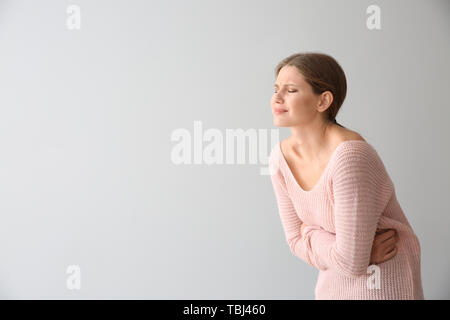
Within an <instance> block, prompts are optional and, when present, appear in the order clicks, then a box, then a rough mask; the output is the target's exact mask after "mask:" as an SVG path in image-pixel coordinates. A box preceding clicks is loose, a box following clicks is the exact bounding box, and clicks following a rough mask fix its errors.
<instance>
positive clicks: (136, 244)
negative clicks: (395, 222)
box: [0, 0, 450, 299]
mask: <svg viewBox="0 0 450 320" xmlns="http://www.w3.org/2000/svg"><path fill="white" fill-rule="evenodd" d="M449 14H450V4H449V2H448V1H445V0H432V1H425V0H421V1H406V0H405V1H387V0H380V1H375V2H374V1H359V0H352V1H349V0H347V1H332V0H328V1H323V0H321V1H317V0H314V1H300V0H298V1H292V0H290V1H287V0H277V1H256V0H245V1H236V0H232V1H230V0H226V1H225V0H189V1H182V0H177V1H143V0H142V1H138V0H132V1H125V0H120V1H119V0H116V1H106V0H97V1H89V0H71V1H59V0H53V1H51V0H41V1H32V0H29V1H20V0H0V214H1V219H0V298H2V299H313V298H314V285H315V281H316V278H317V272H318V271H317V269H315V268H313V267H311V266H310V265H308V264H307V263H305V262H304V261H301V260H300V259H298V258H297V257H295V256H294V255H293V254H292V253H291V252H290V250H289V247H288V245H287V243H286V240H285V238H284V233H283V229H282V225H281V223H280V218H279V215H278V208H277V202H276V198H275V195H274V190H273V187H272V184H271V180H270V175H269V168H268V160H269V154H270V151H271V150H272V149H273V148H274V147H275V146H276V144H277V143H278V141H280V140H282V139H284V138H286V137H288V136H289V135H290V134H291V132H290V130H289V129H288V128H279V127H276V126H275V125H274V122H273V114H272V110H271V107H270V99H271V97H272V94H273V86H274V83H275V80H276V77H275V73H274V71H275V67H276V65H277V64H278V63H279V62H280V61H281V60H282V59H283V58H285V57H287V56H289V55H291V54H293V53H297V52H321V53H326V54H329V55H331V56H333V57H334V58H335V59H336V60H337V61H338V62H339V64H340V65H341V66H342V68H343V70H344V71H345V75H346V77H347V85H348V89H347V96H346V99H345V101H344V103H343V105H342V107H341V110H340V111H339V115H338V117H337V121H338V122H339V123H340V124H342V125H344V126H345V127H346V128H349V129H351V130H354V131H356V132H359V133H360V134H361V135H362V136H363V137H364V138H365V139H366V140H367V141H368V142H369V143H370V144H371V145H372V146H374V148H375V149H376V150H377V152H378V154H379V155H380V157H381V158H382V159H383V162H384V164H385V166H386V169H387V171H388V173H389V175H390V177H391V179H392V181H393V183H394V185H395V191H396V195H397V198H398V200H399V203H400V205H401V207H402V209H403V210H404V212H405V215H406V217H407V218H408V221H409V222H410V223H411V225H412V227H413V229H414V231H415V232H416V234H417V236H418V238H419V240H420V244H421V249H422V256H421V259H422V260H421V261H422V264H421V271H422V280H423V288H424V294H425V299H448V298H450V274H449V272H448V270H450V253H449V250H448V243H450V233H449V232H448V230H449V227H450V204H449V201H448V198H449V194H450V166H449V163H450V145H449V142H448V139H449V137H450V126H449V119H450V103H449V97H448V90H449V89H448V88H449V87H450V80H449V76H448V75H449V74H450V62H449V57H450V43H449V39H450V38H449V31H450V20H449V19H448V17H449Z"/></svg>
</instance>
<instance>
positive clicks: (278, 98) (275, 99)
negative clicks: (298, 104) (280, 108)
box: [274, 93, 281, 103]
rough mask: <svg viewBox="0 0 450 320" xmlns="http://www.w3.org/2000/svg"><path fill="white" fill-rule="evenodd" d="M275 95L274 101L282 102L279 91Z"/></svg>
mask: <svg viewBox="0 0 450 320" xmlns="http://www.w3.org/2000/svg"><path fill="white" fill-rule="evenodd" d="M274 95H275V96H274V101H275V102H276V103H279V102H281V99H280V95H279V94H278V93H275V94H274Z"/></svg>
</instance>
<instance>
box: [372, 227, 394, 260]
mask: <svg viewBox="0 0 450 320" xmlns="http://www.w3.org/2000/svg"><path fill="white" fill-rule="evenodd" d="M397 242H398V234H397V231H396V230H395V229H377V232H376V234H375V238H374V240H373V245H372V252H371V255H370V264H379V263H381V262H384V261H387V260H389V259H391V258H392V257H393V256H395V255H396V254H397V246H396V243H397Z"/></svg>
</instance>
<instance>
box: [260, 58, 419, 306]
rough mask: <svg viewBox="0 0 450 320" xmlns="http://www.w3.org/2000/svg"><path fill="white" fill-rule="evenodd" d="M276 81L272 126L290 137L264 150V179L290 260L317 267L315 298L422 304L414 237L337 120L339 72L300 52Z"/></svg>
mask: <svg viewBox="0 0 450 320" xmlns="http://www.w3.org/2000/svg"><path fill="white" fill-rule="evenodd" d="M275 74H276V77H277V80H276V83H275V92H274V94H273V97H272V100H271V107H272V111H273V114H274V124H275V125H276V126H279V127H290V128H291V131H292V136H291V137H289V138H288V139H286V140H283V141H281V142H279V143H278V144H277V145H276V147H275V148H274V149H273V150H272V151H271V154H270V159H269V160H270V161H269V163H270V172H271V179H272V184H273V187H274V191H275V195H276V199H277V204H278V210H279V214H280V218H281V223H282V226H283V229H284V233H285V237H286V240H287V242H288V244H289V247H290V249H291V251H292V253H293V254H294V255H296V256H297V257H299V258H300V259H302V260H304V261H305V262H307V263H308V264H310V265H311V266H313V267H315V268H317V269H319V276H318V279H317V284H316V288H315V298H316V299H402V300H403V299H418V300H423V299H424V296H423V289H422V282H421V272H420V244H419V240H418V238H417V236H416V235H415V233H414V231H413V230H412V228H411V225H410V224H409V222H408V220H407V218H406V216H405V214H404V213H403V211H402V209H401V207H400V205H399V203H398V201H397V198H396V194H395V189H394V186H393V184H392V181H391V179H390V177H389V175H388V173H387V171H386V169H385V167H384V164H383V162H382V160H381V159H380V157H379V156H378V153H377V152H376V150H375V149H374V148H373V147H372V145H371V144H369V143H368V142H366V141H365V140H364V139H363V138H362V137H361V135H359V134H358V133H357V132H355V131H352V130H349V129H347V128H345V127H343V126H341V125H340V124H338V123H337V122H336V119H335V118H336V114H337V113H338V110H339V108H340V107H341V105H342V103H343V101H344V99H345V95H346V90H347V83H346V78H345V74H344V71H343V70H342V68H341V67H340V65H339V64H338V63H337V62H336V61H335V60H334V59H333V58H332V57H330V56H329V55H326V54H321V53H300V54H294V55H291V56H289V57H287V58H286V59H284V60H283V61H281V62H280V63H279V64H278V66H277V67H276V70H275Z"/></svg>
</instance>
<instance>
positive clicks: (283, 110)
mask: <svg viewBox="0 0 450 320" xmlns="http://www.w3.org/2000/svg"><path fill="white" fill-rule="evenodd" d="M273 112H274V113H275V114H282V113H285V112H287V110H286V109H280V108H275V109H274V111H273Z"/></svg>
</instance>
